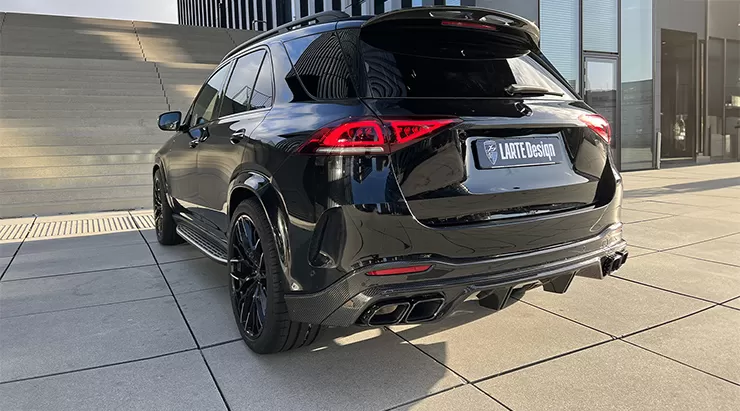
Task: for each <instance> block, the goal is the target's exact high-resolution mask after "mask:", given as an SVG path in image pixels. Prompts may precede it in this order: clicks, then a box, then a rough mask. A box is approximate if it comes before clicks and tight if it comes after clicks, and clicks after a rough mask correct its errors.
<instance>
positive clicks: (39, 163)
mask: <svg viewBox="0 0 740 411" xmlns="http://www.w3.org/2000/svg"><path fill="white" fill-rule="evenodd" d="M106 164H154V154H153V153H147V154H102V153H101V154H98V155H76V156H74V155H70V156H39V157H13V158H5V159H3V162H2V164H0V168H3V169H8V168H39V167H61V166H93V165H106Z"/></svg>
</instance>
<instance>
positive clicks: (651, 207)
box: [622, 196, 704, 215]
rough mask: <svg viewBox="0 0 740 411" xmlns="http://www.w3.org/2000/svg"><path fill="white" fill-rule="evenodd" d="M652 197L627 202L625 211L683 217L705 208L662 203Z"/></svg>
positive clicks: (623, 206) (624, 207)
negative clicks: (635, 201)
mask: <svg viewBox="0 0 740 411" xmlns="http://www.w3.org/2000/svg"><path fill="white" fill-rule="evenodd" d="M652 198H653V197H652V196H650V197H648V198H647V199H645V201H640V202H637V203H633V202H627V203H623V204H622V208H623V209H629V210H635V211H647V212H651V213H661V214H671V215H682V214H688V213H692V212H698V211H703V210H704V208H703V207H699V206H692V205H686V204H675V203H666V202H660V201H653V200H652Z"/></svg>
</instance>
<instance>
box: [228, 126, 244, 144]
mask: <svg viewBox="0 0 740 411" xmlns="http://www.w3.org/2000/svg"><path fill="white" fill-rule="evenodd" d="M246 136H247V130H246V129H241V130H239V131H235V132H234V133H233V134H231V139H230V140H231V144H238V143H239V142H240V141H242V139H243V138H244V137H246Z"/></svg>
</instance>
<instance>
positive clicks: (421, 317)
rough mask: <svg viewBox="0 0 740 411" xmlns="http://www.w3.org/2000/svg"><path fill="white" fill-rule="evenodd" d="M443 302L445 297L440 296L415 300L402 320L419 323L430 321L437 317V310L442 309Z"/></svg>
mask: <svg viewBox="0 0 740 411" xmlns="http://www.w3.org/2000/svg"><path fill="white" fill-rule="evenodd" d="M444 302H445V299H444V298H442V297H437V298H428V299H424V300H419V301H416V302H414V303H413V305H411V308H410V309H409V313H408V315H407V316H406V319H405V320H404V322H407V323H421V322H425V321H431V320H433V319H435V318H436V317H437V314H439V311H440V310H441V309H442V305H443V304H444Z"/></svg>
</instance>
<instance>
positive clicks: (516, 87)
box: [504, 84, 565, 97]
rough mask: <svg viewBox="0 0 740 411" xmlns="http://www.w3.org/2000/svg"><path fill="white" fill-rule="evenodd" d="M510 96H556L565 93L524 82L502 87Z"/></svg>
mask: <svg viewBox="0 0 740 411" xmlns="http://www.w3.org/2000/svg"><path fill="white" fill-rule="evenodd" d="M504 90H505V91H506V92H507V93H508V94H509V95H510V96H546V95H547V96H558V97H562V96H564V95H565V94H564V93H561V92H559V91H555V90H550V89H548V88H545V87H540V86H528V85H526V84H511V85H510V86H508V87H506V88H505V89H504Z"/></svg>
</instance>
